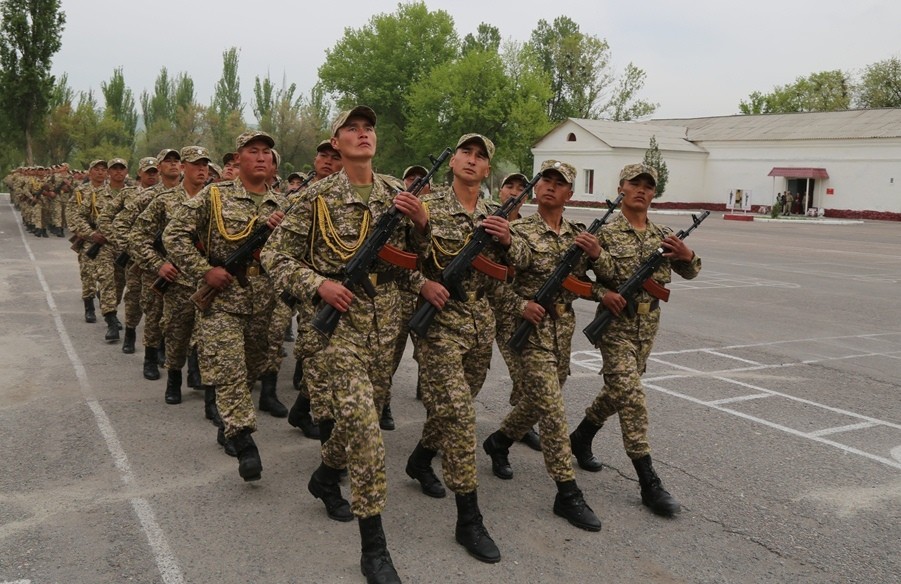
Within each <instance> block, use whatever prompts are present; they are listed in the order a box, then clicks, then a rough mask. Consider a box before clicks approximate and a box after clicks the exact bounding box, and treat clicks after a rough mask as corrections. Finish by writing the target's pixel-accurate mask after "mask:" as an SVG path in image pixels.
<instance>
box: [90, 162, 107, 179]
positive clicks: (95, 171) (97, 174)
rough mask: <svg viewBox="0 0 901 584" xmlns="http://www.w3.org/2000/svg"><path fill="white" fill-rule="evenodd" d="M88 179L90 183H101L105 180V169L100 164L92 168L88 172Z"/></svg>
mask: <svg viewBox="0 0 901 584" xmlns="http://www.w3.org/2000/svg"><path fill="white" fill-rule="evenodd" d="M88 177H90V179H91V182H92V183H102V182H103V181H105V180H106V167H105V166H103V165H102V164H98V165H96V166H94V167H93V168H92V169H91V170H89V171H88Z"/></svg>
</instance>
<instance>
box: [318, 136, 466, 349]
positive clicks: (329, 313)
mask: <svg viewBox="0 0 901 584" xmlns="http://www.w3.org/2000/svg"><path fill="white" fill-rule="evenodd" d="M450 155H451V149H450V148H445V149H444V152H442V153H441V155H440V156H438V158H431V160H432V168H430V169H429V172H428V173H427V174H426V175H425V176H423V177H420V178H418V179H417V180H416V182H415V183H413V184H412V185H411V186H410V190H409V191H408V192H409V193H410V194H412V195H414V196H416V195H418V194H419V193H420V191H422V189H423V188H425V186H426V185H427V184H429V180H431V178H432V175H434V174H435V173H436V172H438V169H439V168H441V165H442V164H444V161H445V160H447V158H448V157H449V156H450ZM403 218H404V215H403V214H402V213H401V212H400V211H398V210H397V208H396V207H395V206H394V205H391V207H389V208H388V210H387V211H385V212H384V213H383V214H382V216H381V217H379V221H378V223H377V224H376V225H375V227H374V228H373V229H372V232H371V233H370V234H369V236H368V237H367V238H366V241H364V242H363V245H362V246H360V249H359V250H358V251H357V253H355V254H354V257H352V258H351V259H350V261H349V262H347V265H346V266H345V268H344V281H342V282H341V285H342V286H344V287H345V288H352V287H354V286H358V285H362V286H363V289H364V290H365V291H366V294H367V295H368V296H369V297H370V298H372V297H374V296H375V294H376V292H375V288H373V286H372V282H371V281H370V280H369V272H370V270H372V266H373V264H375V260H376V258H379V257H381V258H382V259H387V258H386V257H384V254H385V252H386V251H387V250H389V249H390V246H389V245H387V244H388V240H389V239H391V235H392V234H393V233H394V230H395V229H396V228H397V226H398V225H400V223H401V220H402V219H403ZM399 251H400V250H394V255H395V256H396V255H399V254H398V253H397V252H399ZM414 262H415V260H414ZM406 267H415V263H414V264H413V265H412V266H406ZM340 320H341V312H340V311H339V310H338V309H337V308H335V307H334V306H332V305H331V304H328V303H324V305H323V306H322V307H321V308H320V309H319V311H318V312H317V313H316V315H315V316H313V319H312V320H311V321H310V324H312V325H313V328H315V329H316V330H317V331H319V332H320V333H322V334H324V335H326V336H330V335H331V334H332V333H333V332H335V328H337V326H338V321H340Z"/></svg>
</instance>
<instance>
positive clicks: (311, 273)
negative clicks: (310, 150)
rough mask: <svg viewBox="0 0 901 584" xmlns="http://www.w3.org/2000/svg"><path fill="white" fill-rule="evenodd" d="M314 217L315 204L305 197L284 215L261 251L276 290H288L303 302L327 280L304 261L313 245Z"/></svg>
mask: <svg viewBox="0 0 901 584" xmlns="http://www.w3.org/2000/svg"><path fill="white" fill-rule="evenodd" d="M312 217H313V207H312V203H311V201H310V199H308V198H304V199H302V200H301V201H300V202H299V203H297V204H295V205H294V207H293V208H292V209H291V212H290V213H289V214H288V215H286V216H285V218H284V220H283V221H282V222H281V224H280V225H279V226H278V227H277V228H276V229H275V231H273V232H272V235H270V236H269V239H268V240H267V241H266V245H264V246H263V250H262V251H261V252H260V262H261V263H262V264H263V268H264V269H265V270H266V271H267V272H268V273H269V275H270V277H271V278H272V280H273V282H274V284H275V289H276V290H287V291H288V292H290V293H291V294H293V295H294V296H296V297H297V298H300V299H311V298H313V297H314V296H315V295H316V292H317V291H318V290H319V286H320V285H321V284H322V283H323V282H324V281H325V280H327V279H328V278H326V277H325V276H323V275H321V274H319V273H317V272H316V271H315V270H313V269H312V268H311V267H310V266H308V265H307V264H306V263H304V262H303V258H304V255H305V253H306V250H307V249H308V247H309V245H310V241H309V234H310V227H311V222H312Z"/></svg>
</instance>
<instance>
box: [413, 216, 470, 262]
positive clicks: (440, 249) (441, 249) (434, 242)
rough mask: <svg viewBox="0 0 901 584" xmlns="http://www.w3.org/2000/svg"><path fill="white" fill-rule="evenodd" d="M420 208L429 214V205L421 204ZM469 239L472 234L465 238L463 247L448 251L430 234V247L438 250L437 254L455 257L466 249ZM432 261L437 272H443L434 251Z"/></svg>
mask: <svg viewBox="0 0 901 584" xmlns="http://www.w3.org/2000/svg"><path fill="white" fill-rule="evenodd" d="M422 206H423V207H425V211H426V213H429V204H428V203H426V202H423V203H422ZM470 239H472V233H470V234H469V235H467V236H466V240H465V241H464V242H463V245H461V246H460V247H459V248H457V249H456V250H454V251H449V250H448V249H447V248H446V247H444V246H442V245H441V244H440V243H439V242H438V240H437V239H435V233H434V232H432V245H433V246H434V247H435V249H437V250H438V252H439V253H441V254H442V255H445V256H447V257H451V258H453V257H456V255H457V254H458V253H460V252H461V251H463V248H464V247H466V244H467V243H469V240H470ZM432 261H433V262H434V263H435V267H436V268H438V269H439V270H444V266H442V265H441V262H439V261H438V254H437V253H435V252H434V251H433V252H432Z"/></svg>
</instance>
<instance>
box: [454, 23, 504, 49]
mask: <svg viewBox="0 0 901 584" xmlns="http://www.w3.org/2000/svg"><path fill="white" fill-rule="evenodd" d="M500 47H501V32H500V31H499V30H498V29H497V27H496V26H492V25H490V24H486V23H484V22H483V23H481V24H480V25H479V27H478V29H477V32H476V34H475V35H473V34H472V33H469V34H468V35H466V37H464V39H463V53H464V54H465V53H468V52H469V51H471V50H473V49H478V50H480V51H494V52H498V50H499V49H500Z"/></svg>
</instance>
